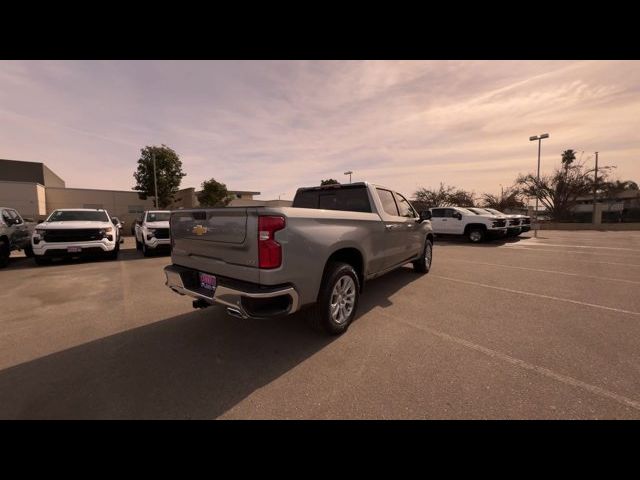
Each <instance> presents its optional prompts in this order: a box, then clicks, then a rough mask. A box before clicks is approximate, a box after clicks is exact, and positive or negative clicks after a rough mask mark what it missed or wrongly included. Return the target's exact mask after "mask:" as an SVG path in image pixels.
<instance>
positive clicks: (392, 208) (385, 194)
mask: <svg viewBox="0 0 640 480" xmlns="http://www.w3.org/2000/svg"><path fill="white" fill-rule="evenodd" d="M376 191H377V192H378V197H380V202H382V209H383V210H384V211H385V212H386V213H387V214H388V215H393V216H394V217H398V216H399V215H398V206H397V205H396V201H395V200H394V199H393V193H391V192H390V191H389V190H383V189H381V188H377V189H376Z"/></svg>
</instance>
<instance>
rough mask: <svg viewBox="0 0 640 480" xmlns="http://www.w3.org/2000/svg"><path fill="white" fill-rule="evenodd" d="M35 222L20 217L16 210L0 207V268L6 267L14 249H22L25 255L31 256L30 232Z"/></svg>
mask: <svg viewBox="0 0 640 480" xmlns="http://www.w3.org/2000/svg"><path fill="white" fill-rule="evenodd" d="M35 226H36V224H35V223H34V221H33V220H31V219H28V218H27V219H25V218H22V216H21V215H20V214H19V213H18V211H17V210H15V209H13V208H8V207H0V268H2V267H6V266H7V264H8V263H9V257H10V256H11V252H12V251H14V250H24V252H25V254H26V255H27V257H31V256H33V251H32V250H31V233H32V232H33V229H34V228H35Z"/></svg>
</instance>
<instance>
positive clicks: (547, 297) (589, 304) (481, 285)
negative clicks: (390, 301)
mask: <svg viewBox="0 0 640 480" xmlns="http://www.w3.org/2000/svg"><path fill="white" fill-rule="evenodd" d="M429 276H430V277H436V278H442V279H444V280H450V281H452V282H459V283H464V284H467V285H475V286H478V287H483V288H492V289H494V290H501V291H503V292H509V293H517V294H518V295H528V296H530V297H538V298H546V299H548V300H556V301H558V302H567V303H573V304H576V305H583V306H585V307H591V308H599V309H602V310H609V311H611V312H617V313H624V314H627V315H637V316H640V312H632V311H631V310H622V309H621V308H613V307H607V306H604V305H596V304H595V303H587V302H580V301H578V300H571V299H568V298H562V297H553V296H551V295H543V294H541V293H533V292H525V291H523V290H513V289H511V288H505V287H496V286H495V285H487V284H486V283H479V282H470V281H468V280H460V279H459V278H451V277H444V276H442V275H434V274H430V275H429Z"/></svg>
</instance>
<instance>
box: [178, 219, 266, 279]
mask: <svg viewBox="0 0 640 480" xmlns="http://www.w3.org/2000/svg"><path fill="white" fill-rule="evenodd" d="M257 229H258V222H257V216H256V213H255V208H250V207H249V208H243V207H231V208H230V207H225V208H210V209H206V210H203V209H199V210H177V211H174V212H172V214H171V237H172V241H173V248H172V253H171V258H172V261H173V263H174V264H176V265H182V266H184V267H188V268H193V269H196V270H200V271H203V272H207V273H212V274H214V275H219V276H222V277H231V278H234V279H238V280H244V281H247V282H254V283H258V282H259V274H260V271H259V269H258V241H257V239H258V231H257Z"/></svg>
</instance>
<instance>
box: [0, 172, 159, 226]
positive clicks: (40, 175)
mask: <svg viewBox="0 0 640 480" xmlns="http://www.w3.org/2000/svg"><path fill="white" fill-rule="evenodd" d="M0 205H1V206H3V207H11V208H15V209H16V210H18V212H20V214H21V215H22V216H23V217H27V218H33V219H34V220H42V219H44V218H45V217H46V216H47V215H48V214H50V213H51V212H52V211H54V210H55V209H57V208H104V209H105V210H107V211H108V212H109V215H111V216H113V217H118V218H119V219H120V220H122V221H124V222H126V223H127V224H128V225H130V224H131V222H133V220H135V219H136V218H138V217H139V216H140V214H141V213H142V212H143V211H144V210H147V209H150V208H153V199H151V198H149V199H147V200H140V198H139V196H138V193H137V192H134V191H127V190H97V189H91V188H67V187H66V185H65V182H64V180H62V179H61V178H60V177H59V176H58V175H56V174H55V173H53V172H52V171H51V170H50V169H49V168H48V167H47V166H46V165H44V164H43V163H38V162H21V161H17V160H3V159H0ZM128 231H129V229H128V228H125V232H128Z"/></svg>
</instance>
